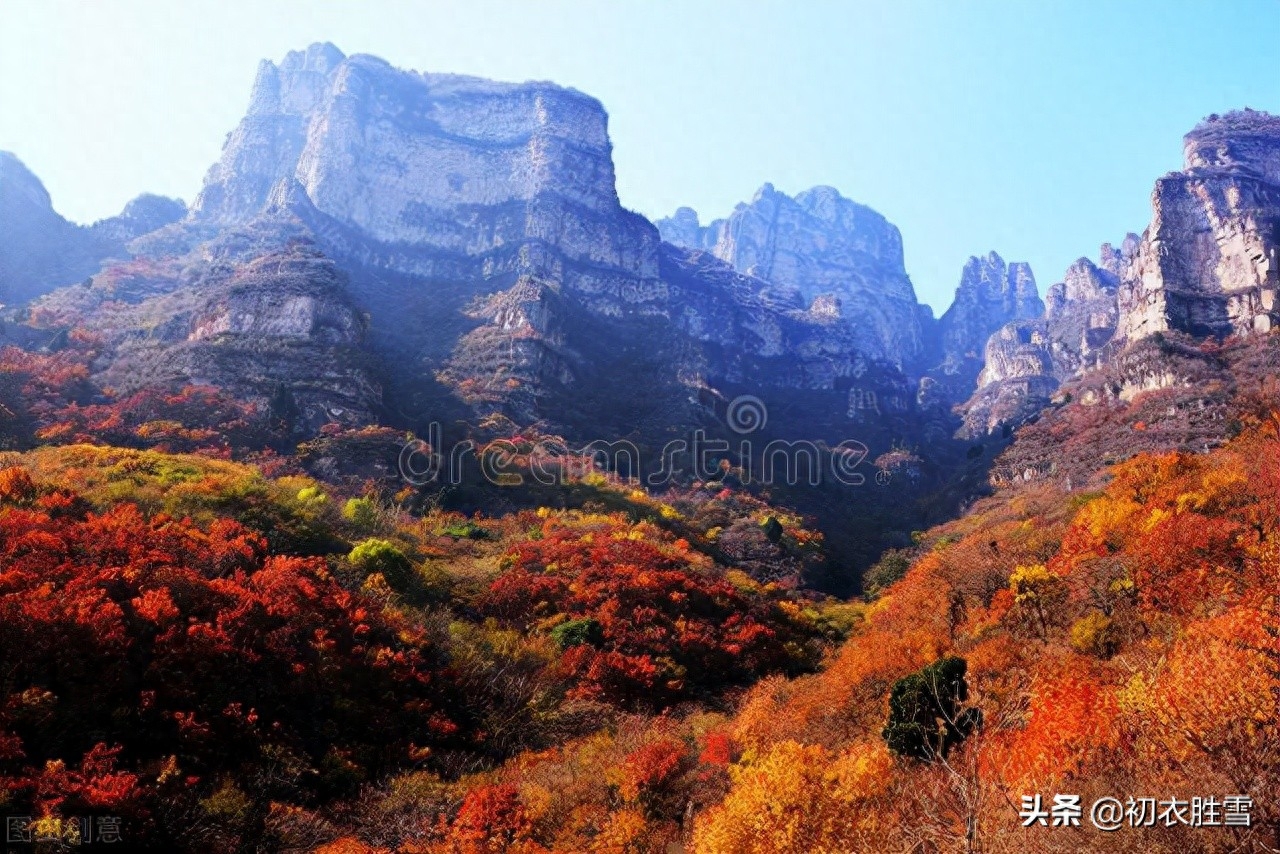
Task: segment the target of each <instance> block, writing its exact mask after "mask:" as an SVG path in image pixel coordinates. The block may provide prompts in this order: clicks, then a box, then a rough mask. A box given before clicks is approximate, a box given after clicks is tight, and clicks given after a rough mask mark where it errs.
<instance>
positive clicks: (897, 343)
mask: <svg viewBox="0 0 1280 854" xmlns="http://www.w3.org/2000/svg"><path fill="white" fill-rule="evenodd" d="M656 225H657V227H658V231H659V233H660V234H662V236H663V239H664V240H666V241H668V242H670V243H672V244H675V245H677V246H682V247H685V248H688V249H694V250H701V251H706V252H710V253H711V254H713V255H714V256H715V257H717V258H720V259H721V260H723V261H725V262H727V263H729V264H731V265H732V266H733V268H734V269H736V270H738V271H740V272H742V273H746V274H748V275H750V276H753V277H756V278H758V279H761V280H763V281H765V282H768V283H769V284H771V285H772V286H773V288H772V291H773V294H772V296H773V298H775V299H781V300H788V301H790V302H791V303H792V304H794V305H796V306H798V307H813V306H815V305H817V306H818V308H819V310H824V311H828V312H831V313H833V314H837V315H839V316H840V317H841V318H842V319H843V322H844V323H845V324H846V325H847V326H848V327H849V328H850V329H851V331H852V335H853V341H854V343H855V346H857V347H858V348H859V349H860V350H861V351H862V352H863V353H865V354H867V355H869V356H873V357H876V358H881V359H886V360H888V361H891V362H894V363H896V364H898V365H901V366H904V367H907V368H909V369H912V368H918V367H920V365H921V362H922V359H923V358H924V357H925V354H926V344H927V342H926V338H925V330H924V328H923V326H924V320H923V318H924V316H925V315H924V314H923V313H922V311H921V306H920V305H919V303H918V302H917V300H916V294H915V289H914V288H913V287H912V285H911V279H910V278H909V277H908V276H907V272H906V269H905V267H904V265H903V251H902V235H901V234H900V233H899V231H898V229H897V227H896V226H894V225H893V224H891V223H890V222H888V221H887V220H886V219H885V218H884V217H883V216H881V215H880V214H879V213H877V212H875V211H874V210H872V209H871V208H869V207H866V206H865V205H860V204H857V203H856V202H852V201H850V200H849V199H846V198H844V197H843V196H841V195H840V193H839V192H837V191H836V190H835V189H833V188H831V187H814V188H812V189H809V190H805V191H804V192H801V193H797V194H796V196H795V197H794V198H792V197H791V196H788V195H787V194H785V193H782V192H779V191H778V190H776V189H774V187H773V185H772V184H765V185H764V186H763V187H761V188H760V190H759V191H757V192H756V194H755V196H754V197H753V198H752V199H751V201H750V202H749V203H747V204H740V205H738V206H737V207H736V208H735V209H734V211H733V213H731V214H730V215H729V217H728V218H727V219H722V220H716V221H714V222H712V223H710V224H709V225H707V226H705V227H704V226H702V225H700V224H699V221H698V215H697V214H696V213H695V212H694V211H693V210H691V209H690V208H681V209H679V210H678V211H676V213H675V215H673V216H672V217H670V218H668V219H663V220H659V221H658V222H657V223H656Z"/></svg>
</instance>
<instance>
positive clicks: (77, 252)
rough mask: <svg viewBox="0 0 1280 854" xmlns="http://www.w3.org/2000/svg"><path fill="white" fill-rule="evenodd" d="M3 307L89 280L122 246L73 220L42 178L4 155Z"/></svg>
mask: <svg viewBox="0 0 1280 854" xmlns="http://www.w3.org/2000/svg"><path fill="white" fill-rule="evenodd" d="M0 234H2V235H4V239H3V240H0V303H6V304H10V305H12V304H15V303H23V302H26V301H27V300H29V299H31V298H32V297H34V296H37V295H39V294H41V293H45V292H47V291H50V290H52V289H53V288H55V287H58V286H59V285H65V284H69V283H71V282H74V281H78V280H80V279H83V278H84V277H85V276H87V275H89V274H90V273H92V272H93V271H94V270H96V269H97V264H98V261H99V260H100V259H101V258H102V257H103V256H104V255H105V254H107V253H108V252H110V251H112V250H113V249H115V248H116V247H115V246H113V245H109V244H104V242H103V241H102V240H100V239H97V238H96V237H95V235H93V234H92V233H91V232H90V231H89V230H88V229H85V228H81V227H80V226H78V225H75V224H74V223H71V222H68V221H67V220H66V219H64V218H63V217H62V216H61V215H60V214H59V213H58V212H57V211H56V210H54V208H53V201H52V199H51V198H50V197H49V192H48V190H46V189H45V187H44V184H43V183H41V181H40V179H39V178H37V177H36V176H35V174H34V173H33V172H32V171H31V170H30V169H28V168H27V167H26V165H25V164H24V163H23V162H22V161H21V160H19V159H18V157H17V155H15V154H12V153H10V152H7V151H0Z"/></svg>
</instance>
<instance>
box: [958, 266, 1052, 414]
mask: <svg viewBox="0 0 1280 854" xmlns="http://www.w3.org/2000/svg"><path fill="white" fill-rule="evenodd" d="M1043 313H1044V303H1043V302H1041V301H1040V293H1039V291H1038V290H1037V288H1036V280H1035V276H1034V275H1033V274H1032V272H1031V267H1030V266H1029V265H1028V264H1025V263H1023V262H1019V261H1015V262H1012V263H1009V264H1006V263H1005V261H1004V259H1003V258H1001V257H1000V256H999V255H997V254H996V253H995V252H989V253H987V254H986V255H984V256H982V257H976V256H975V257H971V258H970V259H969V261H968V263H966V264H965V266H964V270H963V272H962V273H961V274H960V284H959V285H958V286H957V287H956V296H955V300H954V301H953V302H952V303H951V307H950V308H948V309H947V311H946V312H945V313H944V314H943V315H942V317H941V318H939V320H938V339H939V343H938V346H939V348H940V350H941V354H940V355H941V364H940V367H939V369H938V370H937V371H935V374H936V375H937V376H938V377H939V379H941V380H942V381H943V382H946V383H948V384H949V385H950V386H953V387H954V391H955V392H957V393H958V397H960V398H963V397H964V396H965V395H966V394H968V393H969V391H971V390H972V389H973V384H974V381H975V379H976V378H977V376H978V373H979V372H980V371H981V370H982V366H983V364H984V362H985V356H984V348H985V347H986V342H987V339H988V338H990V337H991V335H992V334H993V333H995V332H996V330H998V329H1000V327H1002V326H1004V325H1005V324H1006V323H1009V322H1011V321H1018V320H1028V319H1031V318H1037V317H1040V316H1041V315H1042V314H1043Z"/></svg>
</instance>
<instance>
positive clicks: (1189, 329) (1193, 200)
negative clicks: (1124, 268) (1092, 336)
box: [1119, 110, 1280, 341]
mask: <svg viewBox="0 0 1280 854" xmlns="http://www.w3.org/2000/svg"><path fill="white" fill-rule="evenodd" d="M1183 154H1184V169H1183V171H1181V172H1174V173H1170V174H1169V175H1166V176H1164V177H1163V178H1160V179H1159V180H1158V181H1156V186H1155V190H1154V191H1153V192H1152V218H1151V225H1150V227H1149V228H1148V229H1147V231H1146V233H1145V234H1144V235H1143V238H1142V241H1141V244H1140V246H1139V247H1138V253H1137V259H1136V261H1135V263H1134V267H1133V270H1132V275H1131V276H1129V277H1127V278H1126V279H1125V282H1124V284H1123V286H1122V288H1121V290H1120V294H1119V312H1120V322H1119V326H1120V329H1119V335H1120V337H1122V338H1123V339H1124V340H1127V341H1135V340H1138V339H1141V338H1145V337H1148V336H1151V335H1154V334H1155V333H1158V332H1163V331H1166V330H1174V331H1181V332H1186V333H1188V334H1191V335H1195V336H1206V335H1215V336H1224V335H1227V334H1231V333H1233V332H1234V333H1248V332H1254V331H1268V330H1270V329H1272V328H1273V327H1274V326H1275V325H1276V323H1277V321H1278V320H1280V306H1278V305H1277V304H1276V300H1277V289H1278V287H1280V278H1278V277H1277V272H1278V267H1280V265H1278V263H1277V254H1276V253H1277V247H1278V246H1280V118H1277V117H1275V116H1271V115H1268V114H1266V113H1259V112H1254V111H1252V110H1244V111H1241V112H1233V113H1228V114H1226V115H1224V116H1216V115H1215V116H1210V117H1209V119H1207V120H1206V121H1204V122H1202V123H1201V124H1199V125H1198V126H1196V128H1195V129H1194V130H1192V131H1191V133H1189V134H1187V136H1186V137H1185V139H1184V148H1183Z"/></svg>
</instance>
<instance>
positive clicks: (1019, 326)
mask: <svg viewBox="0 0 1280 854" xmlns="http://www.w3.org/2000/svg"><path fill="white" fill-rule="evenodd" d="M1136 246H1137V238H1136V237H1135V236H1134V235H1129V236H1128V237H1127V238H1126V239H1125V241H1124V243H1123V244H1122V246H1121V248H1120V249H1119V250H1117V249H1115V248H1113V247H1112V246H1111V244H1109V243H1107V244H1103V246H1102V249H1101V252H1100V253H1099V254H1100V265H1101V266H1100V265H1099V264H1095V263H1093V262H1092V261H1090V260H1089V259H1088V258H1080V259H1078V260H1077V261H1076V262H1075V263H1074V264H1072V265H1071V266H1070V267H1068V268H1067V271H1066V273H1065V274H1064V275H1063V278H1062V281H1061V282H1057V283H1055V284H1054V285H1052V286H1050V288H1049V291H1048V293H1047V294H1046V306H1045V309H1044V312H1043V314H1042V315H1041V316H1039V317H1030V318H1024V319H1020V320H1015V321H1013V322H1010V323H1008V324H1006V325H1004V326H1003V327H1001V328H1000V329H999V330H998V331H997V332H996V333H995V334H993V335H992V336H991V337H990V338H989V339H988V340H987V342H986V345H985V346H984V348H983V358H982V365H983V366H982V370H981V372H980V373H979V374H978V378H977V385H978V389H977V391H976V392H975V394H974V396H973V398H971V399H970V401H969V402H968V403H967V404H966V405H965V407H964V418H965V426H964V427H963V428H962V431H961V435H963V436H965V437H968V438H975V437H978V436H982V435H985V434H988V433H992V432H995V431H996V430H997V429H1001V428H1003V427H1004V426H1006V425H1016V424H1018V423H1021V422H1022V421H1024V420H1026V419H1027V418H1029V417H1030V416H1032V415H1034V414H1035V413H1036V412H1038V411H1040V409H1041V408H1043V407H1044V406H1046V405H1047V404H1048V403H1049V400H1050V398H1051V397H1052V395H1053V393H1054V392H1055V391H1056V390H1057V389H1058V387H1059V385H1060V384H1062V383H1063V382H1065V381H1067V380H1068V379H1070V378H1072V377H1075V376H1078V375H1079V374H1081V373H1083V372H1085V371H1087V370H1090V369H1092V368H1095V367H1098V365H1099V364H1101V363H1102V361H1103V360H1104V359H1105V358H1106V357H1107V354H1108V349H1107V347H1108V344H1109V343H1110V341H1111V339H1112V336H1113V335H1114V333H1115V330H1116V318H1117V307H1116V290H1117V288H1118V286H1119V282H1120V279H1121V277H1122V276H1123V275H1125V274H1126V272H1127V271H1128V269H1129V268H1130V266H1131V265H1132V263H1133V257H1134V253H1135V252H1136Z"/></svg>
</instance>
